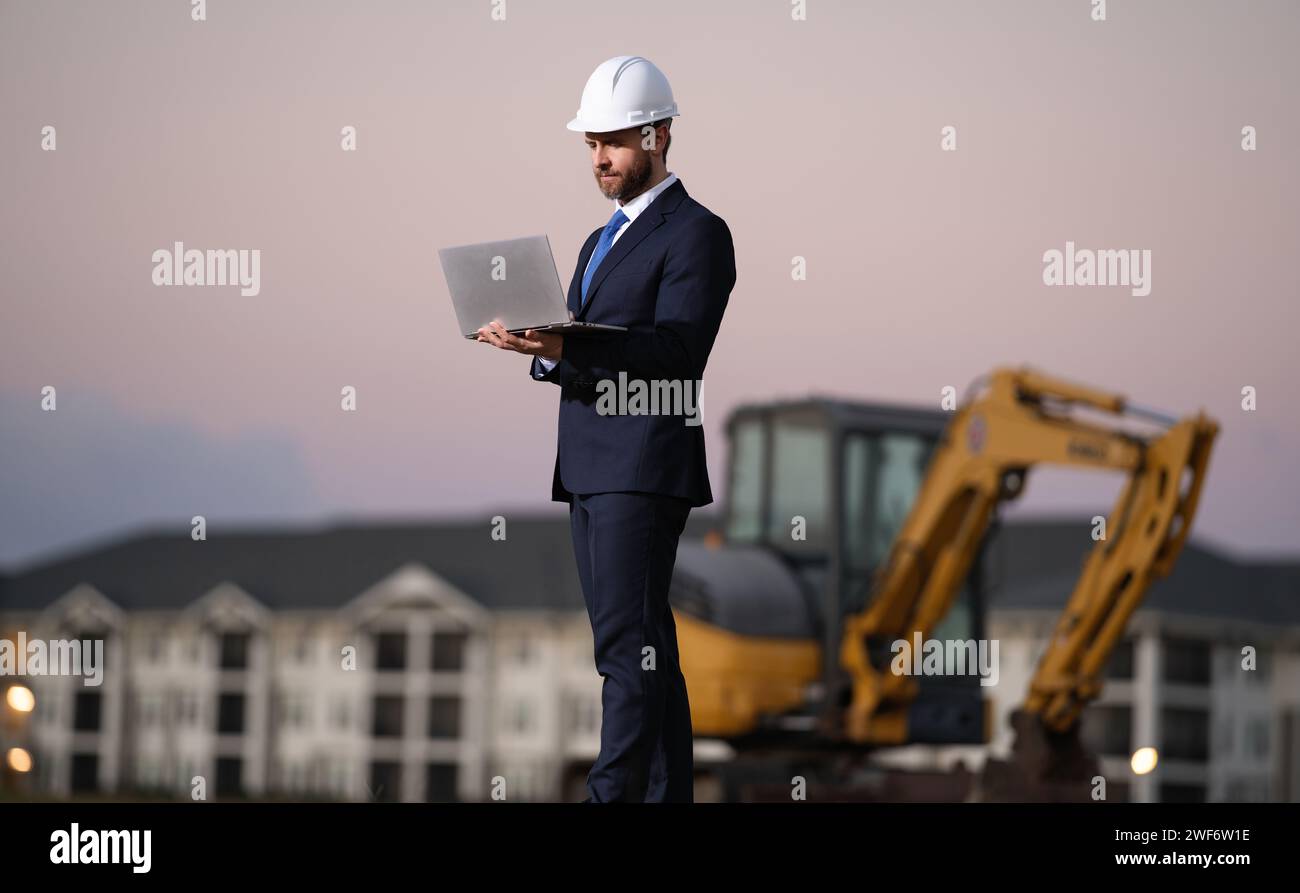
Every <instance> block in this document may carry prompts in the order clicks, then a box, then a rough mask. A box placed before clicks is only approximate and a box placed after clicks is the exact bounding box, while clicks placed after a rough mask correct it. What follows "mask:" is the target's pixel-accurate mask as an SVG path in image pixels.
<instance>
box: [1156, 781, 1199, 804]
mask: <svg viewBox="0 0 1300 893" xmlns="http://www.w3.org/2000/svg"><path fill="white" fill-rule="evenodd" d="M1160 802H1161V803H1204V802H1205V785H1200V784H1162V785H1161V786H1160Z"/></svg>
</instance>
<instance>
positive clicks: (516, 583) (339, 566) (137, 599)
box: [0, 510, 713, 611]
mask: <svg viewBox="0 0 1300 893" xmlns="http://www.w3.org/2000/svg"><path fill="white" fill-rule="evenodd" d="M712 517H713V515H712V513H709V512H699V511H698V510H696V511H693V512H692V513H691V515H690V517H689V518H688V521H687V529H686V534H685V535H687V536H693V537H698V536H702V535H703V533H704V531H705V530H707V529H708V527H709V526H710V525H711V523H712V520H711V519H712ZM490 518H491V516H490V515H489V516H485V517H483V518H481V519H469V520H458V521H447V522H423V523H415V522H411V523H349V524H343V525H338V526H333V527H328V528H324V529H317V530H301V529H274V528H273V529H261V530H254V529H244V530H241V531H239V532H232V533H228V534H213V533H212V532H211V530H210V531H209V536H208V539H207V540H205V541H203V542H194V541H192V540H191V539H190V537H189V534H188V529H187V530H186V532H183V533H158V532H151V533H145V534H141V535H136V536H131V537H128V538H126V539H124V540H122V541H119V542H115V543H111V544H108V545H104V546H101V547H96V548H91V549H89V550H88V551H84V552H81V553H79V554H74V555H70V556H68V557H67V558H64V559H62V560H55V561H49V562H45V563H42V564H40V565H38V566H36V567H33V568H31V569H27V570H23V571H21V572H17V573H10V574H9V575H8V576H7V577H5V578H3V579H0V611H20V610H21V611H26V610H40V609H42V608H44V607H45V606H46V605H48V604H50V603H51V602H53V601H54V600H55V599H57V598H59V597H60V596H62V595H64V594H65V593H67V592H68V591H69V590H71V589H72V588H73V587H75V586H76V585H77V584H79V583H88V584H90V585H92V586H94V587H95V588H96V589H97V590H99V591H100V592H102V593H103V594H104V596H105V597H107V598H108V599H110V600H111V601H113V602H114V603H115V604H118V605H120V606H121V607H122V608H124V609H126V610H145V609H180V608H183V607H185V606H187V605H189V604H190V603H191V602H193V601H195V600H196V599H198V598H200V597H201V596H203V595H204V594H205V593H207V592H208V591H209V590H211V589H212V588H213V587H214V586H216V585H218V584H220V583H222V582H226V581H229V582H232V583H235V584H237V585H239V586H240V587H241V588H242V589H244V590H245V591H247V592H248V593H249V594H250V595H252V596H253V597H254V598H256V599H258V600H259V601H260V602H262V603H263V604H265V605H267V606H268V607H269V608H271V609H273V610H294V609H317V608H326V609H327V608H337V607H340V606H342V605H343V604H346V603H347V602H348V601H350V600H352V599H353V598H355V597H356V596H357V595H359V594H360V593H362V592H364V591H365V590H366V589H368V588H370V587H371V586H373V585H374V584H375V583H377V582H379V581H380V580H382V579H383V578H384V577H386V576H388V575H389V574H391V573H392V572H393V571H395V570H397V569H398V568H399V567H401V566H402V565H405V564H408V563H412V562H415V563H423V564H424V565H426V566H428V568H429V569H430V570H431V571H432V572H433V573H435V574H437V575H438V576H440V577H442V578H443V579H445V580H447V581H448V582H449V583H451V584H452V585H453V586H455V587H457V588H458V589H460V590H461V591H462V592H464V593H466V595H468V596H469V597H471V598H473V599H475V600H476V601H478V602H479V603H480V604H482V605H483V606H484V607H487V608H490V609H528V608H538V609H542V608H545V609H554V608H560V609H573V610H579V611H581V610H586V608H585V606H584V603H583V600H582V590H581V588H580V586H579V584H578V573H577V568H576V566H575V563H574V560H573V545H572V542H571V540H570V537H569V521H568V518H567V516H565V515H564V514H562V513H559V514H557V513H545V514H540V513H534V514H532V515H530V516H516V515H515V514H513V513H511V514H509V515H508V520H507V524H506V539H505V540H500V541H497V540H493V539H492V538H491V531H492V524H491V520H490Z"/></svg>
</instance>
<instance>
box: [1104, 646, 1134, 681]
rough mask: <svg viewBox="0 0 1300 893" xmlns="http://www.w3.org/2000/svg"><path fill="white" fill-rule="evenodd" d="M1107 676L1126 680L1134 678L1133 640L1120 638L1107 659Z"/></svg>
mask: <svg viewBox="0 0 1300 893" xmlns="http://www.w3.org/2000/svg"><path fill="white" fill-rule="evenodd" d="M1106 678H1107V679H1115V680H1126V679H1132V678H1133V640H1132V639H1120V640H1119V642H1117V643H1116V645H1115V650H1114V651H1112V652H1111V653H1110V658H1109V659H1108V660H1107V661H1106Z"/></svg>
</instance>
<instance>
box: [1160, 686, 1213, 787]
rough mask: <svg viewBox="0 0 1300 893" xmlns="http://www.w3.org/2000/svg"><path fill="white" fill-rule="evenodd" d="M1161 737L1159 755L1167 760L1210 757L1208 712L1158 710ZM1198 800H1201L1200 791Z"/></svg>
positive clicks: (1196, 760)
mask: <svg viewBox="0 0 1300 893" xmlns="http://www.w3.org/2000/svg"><path fill="white" fill-rule="evenodd" d="M1160 725H1161V730H1162V733H1163V734H1162V737H1163V739H1164V744H1163V747H1162V748H1161V756H1163V757H1165V758H1166V759H1170V760H1192V761H1195V762H1199V763H1203V762H1205V761H1206V759H1207V758H1208V757H1209V749H1210V714H1209V712H1208V711H1205V710H1198V709H1196V708H1189V707H1166V708H1165V709H1164V710H1162V711H1160ZM1201 799H1204V794H1202V797H1201Z"/></svg>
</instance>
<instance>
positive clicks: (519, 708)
mask: <svg viewBox="0 0 1300 893" xmlns="http://www.w3.org/2000/svg"><path fill="white" fill-rule="evenodd" d="M506 724H507V726H508V727H509V728H510V730H511V731H513V732H517V733H519V734H525V733H527V732H528V731H529V730H530V729H531V728H532V725H533V711H532V705H531V704H530V703H529V702H528V701H527V700H525V699H523V698H516V699H515V700H514V702H513V703H512V704H511V705H510V714H509V716H508V717H507V719H506Z"/></svg>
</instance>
